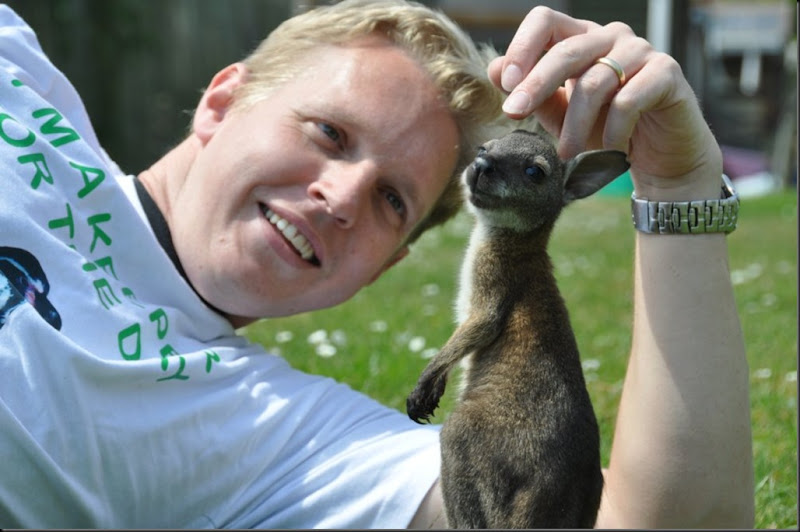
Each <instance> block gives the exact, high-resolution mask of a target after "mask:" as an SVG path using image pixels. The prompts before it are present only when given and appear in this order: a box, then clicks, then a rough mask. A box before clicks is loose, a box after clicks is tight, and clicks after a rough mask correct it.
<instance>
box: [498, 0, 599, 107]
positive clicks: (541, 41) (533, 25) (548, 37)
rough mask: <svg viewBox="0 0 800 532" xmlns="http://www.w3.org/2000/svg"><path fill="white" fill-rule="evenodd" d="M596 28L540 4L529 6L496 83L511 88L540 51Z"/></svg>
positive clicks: (509, 46)
mask: <svg viewBox="0 0 800 532" xmlns="http://www.w3.org/2000/svg"><path fill="white" fill-rule="evenodd" d="M597 27H599V26H598V25H597V24H595V23H594V22H591V21H588V20H580V19H574V18H572V17H570V16H568V15H565V14H564V13H560V12H558V11H554V10H552V9H550V8H547V7H544V6H537V7H535V8H533V9H532V10H531V11H530V12H529V13H528V15H527V16H526V17H525V19H524V20H523V21H522V24H520V26H519V29H518V30H517V33H516V34H515V35H514V38H513V39H512V40H511V43H510V44H509V45H508V50H507V51H506V54H505V56H503V63H502V68H501V69H500V70H501V71H500V86H501V87H502V88H503V90H505V91H507V92H510V91H512V90H513V89H514V88H515V87H516V86H517V85H518V84H519V83H520V82H521V81H522V80H523V79H525V77H526V76H527V75H528V73H529V72H530V71H531V69H532V68H533V66H534V65H535V64H536V63H537V61H538V60H539V58H540V57H541V56H542V54H543V53H544V52H545V51H546V50H547V49H548V48H550V47H551V46H553V45H554V44H555V43H557V42H560V41H562V40H564V39H566V38H568V37H571V36H574V35H579V34H582V33H586V32H588V31H590V30H592V29H595V28H597Z"/></svg>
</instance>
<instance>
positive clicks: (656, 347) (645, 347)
mask: <svg viewBox="0 0 800 532" xmlns="http://www.w3.org/2000/svg"><path fill="white" fill-rule="evenodd" d="M725 238H726V237H725V236H724V235H722V234H710V235H702V236H697V235H688V236H684V235H669V236H662V235H647V234H637V236H636V239H637V242H636V259H635V260H636V265H635V286H634V298H635V299H634V309H635V311H634V327H633V346H632V352H631V358H630V362H629V366H628V372H627V375H626V378H625V385H624V389H623V394H622V398H621V403H620V408H619V414H618V418H617V425H616V431H615V435H614V444H613V447H612V451H611V459H610V464H609V469H608V471H607V476H606V481H607V487H606V494H605V496H604V502H603V506H602V508H601V514H600V517H599V519H598V526H599V527H606V526H615V527H616V526H619V527H629V526H632V527H643V528H651V527H696V528H701V527H716V528H728V527H752V526H753V511H754V510H753V469H752V449H751V433H750V414H749V412H750V410H749V394H748V371H747V361H746V358H745V350H744V342H743V338H742V333H741V328H740V324H739V319H738V315H737V313H736V305H735V301H734V297H733V289H732V286H731V283H730V275H729V269H728V263H727V243H726V241H725ZM611 516H613V519H614V521H615V522H604V520H605V519H608V518H610V517H611Z"/></svg>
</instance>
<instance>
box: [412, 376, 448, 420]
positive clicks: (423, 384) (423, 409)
mask: <svg viewBox="0 0 800 532" xmlns="http://www.w3.org/2000/svg"><path fill="white" fill-rule="evenodd" d="M446 384H447V378H446V377H439V378H428V379H426V378H425V376H424V375H423V377H422V378H420V380H419V383H417V387H416V388H414V391H412V392H411V394H409V396H408V399H406V412H408V417H410V418H411V419H413V420H414V421H416V422H417V423H425V422H429V421H430V417H431V415H433V411H434V410H436V407H437V406H439V399H440V398H441V397H442V394H443V393H444V388H445V385H446Z"/></svg>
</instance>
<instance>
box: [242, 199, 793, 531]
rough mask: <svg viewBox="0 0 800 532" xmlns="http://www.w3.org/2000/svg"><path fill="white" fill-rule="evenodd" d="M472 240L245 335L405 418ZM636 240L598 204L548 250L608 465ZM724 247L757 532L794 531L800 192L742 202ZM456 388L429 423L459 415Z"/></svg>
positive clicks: (585, 207) (611, 210)
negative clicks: (740, 339)
mask: <svg viewBox="0 0 800 532" xmlns="http://www.w3.org/2000/svg"><path fill="white" fill-rule="evenodd" d="M469 228H470V220H469V218H468V217H467V216H466V215H464V214H461V215H459V217H457V218H456V219H455V220H453V221H452V222H450V223H449V224H447V225H445V226H444V227H442V228H439V229H436V230H434V231H431V232H429V233H428V234H426V235H425V236H423V237H422V238H421V239H420V240H419V242H417V244H415V246H414V248H413V250H412V253H411V255H410V256H409V257H408V258H406V259H405V260H404V261H402V262H401V263H400V264H399V265H398V266H396V267H395V268H394V269H392V270H391V271H389V272H388V273H387V274H386V275H385V276H384V277H382V278H381V279H380V280H378V281H377V282H376V283H375V284H373V285H372V286H369V287H367V288H365V289H364V290H362V291H361V292H360V293H359V294H358V295H357V296H356V297H355V298H353V299H352V300H351V301H349V302H348V303H346V304H344V305H340V306H339V307H336V308H333V309H327V310H323V311H318V312H314V313H308V314H302V315H299V316H293V317H290V318H283V319H277V320H269V321H263V322H259V323H257V324H255V325H252V326H250V327H249V328H248V329H246V334H247V335H248V336H249V337H250V338H251V339H253V340H255V341H258V342H260V343H262V344H264V345H265V346H266V347H267V348H268V349H272V350H274V351H279V352H280V353H281V354H283V355H284V356H285V357H286V358H287V359H288V360H289V361H290V362H291V363H292V364H293V365H294V366H295V367H297V368H298V369H301V370H303V371H307V372H310V373H319V374H324V375H328V376H331V377H334V378H336V379H337V380H340V381H342V382H346V383H348V384H349V385H350V386H352V387H353V388H355V389H359V390H362V391H364V392H365V393H367V394H369V395H371V396H373V397H375V398H376V399H378V400H380V401H381V402H383V403H384V404H387V405H389V406H391V407H393V408H396V409H398V410H400V411H405V397H406V395H407V394H408V393H409V392H410V391H411V389H412V388H413V387H414V384H415V382H416V380H417V377H418V376H419V374H420V372H421V371H422V369H423V368H424V367H425V365H426V364H427V359H426V357H427V356H430V355H431V354H432V353H433V352H435V349H436V348H438V347H440V346H441V345H443V344H444V343H445V341H446V340H447V338H448V337H449V336H450V334H451V332H452V330H453V312H452V301H453V298H454V296H455V291H456V286H457V284H456V281H457V276H458V268H459V265H460V262H461V258H462V254H463V248H464V244H465V242H466V239H467V237H468V233H469ZM633 231H634V230H633V229H632V227H631V226H630V210H629V202H628V200H627V199H626V198H620V197H606V196H599V197H596V198H593V199H589V200H585V201H583V202H582V204H580V205H576V206H573V207H570V208H569V209H567V210H566V211H565V213H564V215H563V216H562V218H561V220H559V223H558V225H557V227H556V230H555V233H554V235H553V240H552V244H551V250H550V251H551V255H552V257H553V262H554V264H555V268H556V275H557V277H558V279H559V285H560V287H561V290H562V293H563V295H564V298H565V299H566V301H567V305H568V307H569V309H570V313H571V318H572V322H573V327H574V329H575V334H576V336H577V338H578V343H579V346H580V348H581V352H582V356H583V361H584V366H585V375H586V378H587V383H588V387H589V392H590V394H591V396H592V399H593V401H594V407H595V410H596V412H597V416H598V420H599V422H600V430H601V435H602V454H603V460H604V463H607V460H608V453H609V449H610V444H611V441H610V440H611V435H612V433H613V427H614V418H615V416H616V412H617V406H618V403H619V397H620V392H621V389H622V379H623V376H624V372H625V365H626V360H627V353H628V349H629V345H630V323H631V315H632V295H631V289H632V275H633V272H632V263H633V240H634V239H633ZM728 243H729V247H730V256H731V260H730V265H731V272H732V273H731V275H732V280H733V281H734V287H735V293H736V300H737V306H738V308H739V312H740V316H741V320H742V326H743V329H744V336H745V341H746V344H747V353H748V355H747V356H748V361H749V364H750V375H751V381H750V382H751V406H752V422H753V440H754V441H753V445H754V455H755V482H756V527H757V528H775V527H777V528H797V525H798V520H797V450H798V449H797V199H796V196H795V194H794V191H792V192H788V193H785V194H777V195H772V196H768V197H763V198H753V199H745V200H743V201H742V206H741V211H740V222H739V228H738V229H737V230H736V232H734V233H733V234H731V235H730V236H729V237H728ZM318 331H324V332H318ZM315 332H316V334H314V333H315ZM323 337H325V338H327V340H325V341H322V340H321V339H322V338H323ZM331 346H332V347H333V348H335V351H336V352H335V353H334V354H331V353H332V352H333V349H332V348H331ZM317 350H319V351H320V352H321V353H322V354H323V355H326V354H327V355H328V356H321V355H320V354H318V353H317ZM454 388H456V387H455V386H450V387H449V389H448V392H447V393H446V395H445V397H444V399H443V401H442V404H441V406H440V409H439V410H438V411H437V415H436V417H435V418H434V422H441V421H442V420H443V419H444V417H445V416H446V413H447V412H448V411H449V409H450V408H451V407H452V401H453V397H454Z"/></svg>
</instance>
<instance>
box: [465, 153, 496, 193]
mask: <svg viewBox="0 0 800 532" xmlns="http://www.w3.org/2000/svg"><path fill="white" fill-rule="evenodd" d="M492 172H494V159H492V158H491V157H489V156H487V155H479V156H477V157H475V160H474V161H472V164H471V165H470V166H469V167H468V168H467V173H466V176H465V177H466V183H467V186H468V187H469V190H470V192H475V188H476V186H477V185H478V181H479V180H480V178H481V177H483V178H484V179H486V178H487V177H488V176H489V175H490V174H491V173H492Z"/></svg>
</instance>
